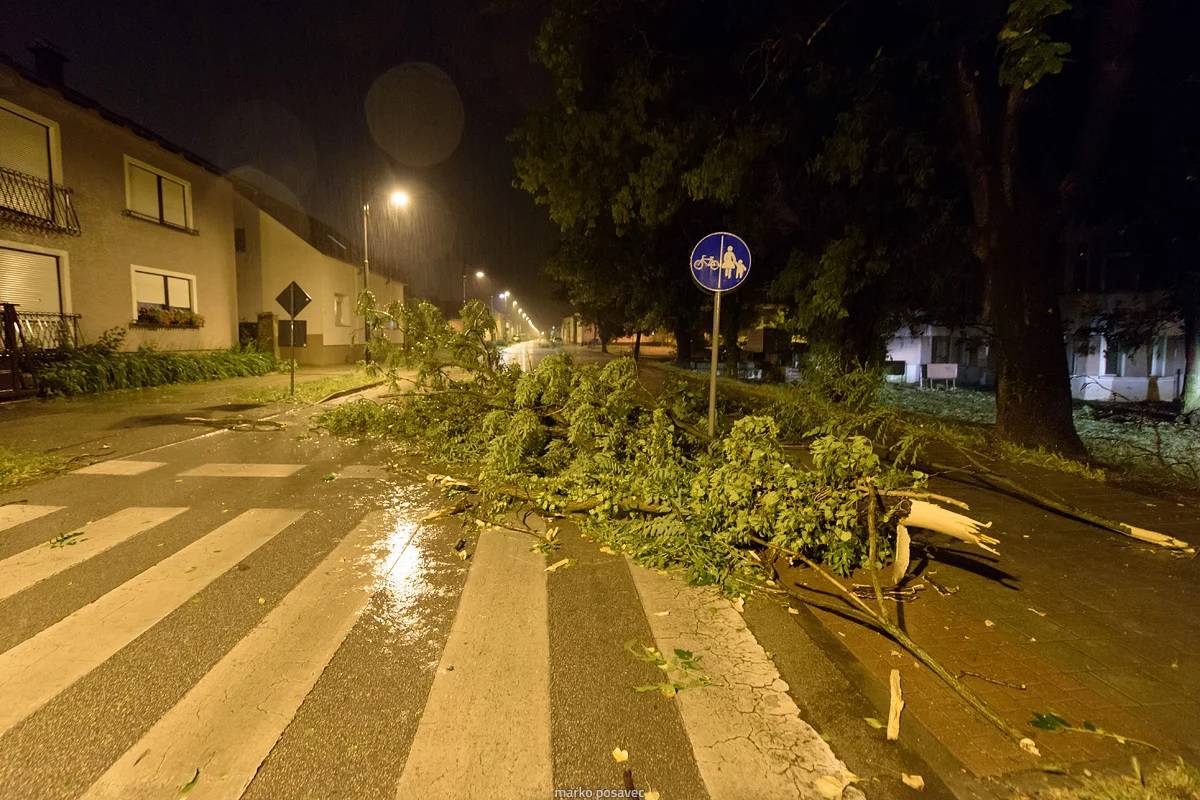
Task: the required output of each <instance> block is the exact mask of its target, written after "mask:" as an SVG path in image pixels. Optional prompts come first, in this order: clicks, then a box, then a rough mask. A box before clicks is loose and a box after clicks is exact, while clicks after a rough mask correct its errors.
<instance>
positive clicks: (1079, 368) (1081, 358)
mask: <svg viewBox="0 0 1200 800" xmlns="http://www.w3.org/2000/svg"><path fill="white" fill-rule="evenodd" d="M1070 342H1071V374H1072V375H1083V374H1085V373H1086V372H1087V357H1088V355H1089V354H1090V353H1091V352H1092V342H1091V338H1090V337H1087V336H1072V337H1071V339H1070Z"/></svg>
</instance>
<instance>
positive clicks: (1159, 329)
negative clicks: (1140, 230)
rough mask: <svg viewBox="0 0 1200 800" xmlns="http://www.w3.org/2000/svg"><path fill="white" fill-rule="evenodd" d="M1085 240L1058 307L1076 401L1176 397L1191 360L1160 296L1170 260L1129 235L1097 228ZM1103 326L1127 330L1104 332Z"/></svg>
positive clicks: (1066, 276) (1121, 230)
mask: <svg viewBox="0 0 1200 800" xmlns="http://www.w3.org/2000/svg"><path fill="white" fill-rule="evenodd" d="M1082 239H1083V241H1082V243H1081V244H1080V245H1079V254H1078V258H1077V259H1076V260H1075V261H1074V263H1073V264H1071V265H1069V267H1068V269H1067V270H1065V273H1066V274H1064V275H1063V293H1062V296H1061V301H1060V304H1061V308H1062V313H1063V320H1064V322H1065V324H1066V328H1067V331H1068V341H1067V359H1068V361H1067V363H1068V366H1069V368H1070V374H1071V394H1072V396H1074V397H1075V398H1076V399H1080V400H1111V401H1117V402H1122V401H1141V400H1174V399H1176V398H1178V397H1179V396H1180V395H1181V394H1182V392H1183V379H1184V370H1185V365H1186V353H1185V348H1184V338H1183V327H1182V324H1181V322H1180V321H1179V320H1178V319H1176V318H1174V317H1173V315H1172V314H1170V313H1169V310H1170V308H1171V306H1170V303H1169V301H1168V299H1167V297H1166V295H1165V293H1164V292H1163V290H1162V287H1163V286H1164V285H1165V283H1166V281H1167V275H1166V273H1167V271H1168V270H1169V269H1170V264H1169V262H1168V256H1166V255H1165V254H1164V253H1162V252H1161V251H1159V252H1157V253H1155V254H1154V255H1151V254H1150V253H1151V252H1153V248H1151V247H1149V246H1147V244H1146V243H1143V242H1139V241H1138V235H1137V231H1135V230H1131V229H1128V228H1115V229H1114V228H1097V229H1095V230H1091V231H1088V232H1087V233H1086V235H1085V236H1083V237H1082ZM1106 319H1107V320H1110V321H1112V320H1122V321H1123V323H1117V324H1115V325H1113V324H1109V325H1105V324H1104V320H1106ZM1121 328H1124V329H1125V330H1124V334H1125V335H1123V336H1122V335H1121V332H1122V331H1121ZM1105 331H1108V333H1106V332H1105Z"/></svg>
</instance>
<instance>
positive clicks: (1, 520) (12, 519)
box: [0, 503, 66, 531]
mask: <svg viewBox="0 0 1200 800" xmlns="http://www.w3.org/2000/svg"><path fill="white" fill-rule="evenodd" d="M64 508H66V506H35V505H31V504H29V503H9V504H8V505H5V506H0V531H6V530H8V529H9V528H15V527H16V526H17V525H24V524H25V523H26V522H32V521H33V520H35V519H37V518H38V517H44V516H46V515H47V514H53V513H54V512H55V511H62V510H63V509H64Z"/></svg>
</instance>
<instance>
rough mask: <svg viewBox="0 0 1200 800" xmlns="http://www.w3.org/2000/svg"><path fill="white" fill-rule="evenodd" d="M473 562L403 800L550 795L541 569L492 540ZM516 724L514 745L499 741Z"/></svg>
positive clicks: (513, 540) (520, 545) (534, 557)
mask: <svg viewBox="0 0 1200 800" xmlns="http://www.w3.org/2000/svg"><path fill="white" fill-rule="evenodd" d="M472 562H473V563H472V565H471V571H470V573H469V574H468V577H467V584H466V586H465V588H464V589H463V594H462V599H461V600H460V602H459V607H458V613H457V614H456V615H455V617H454V623H453V626H452V627H451V629H450V639H449V641H447V642H446V648H445V650H444V652H443V653H442V660H441V664H439V666H438V671H437V677H436V678H434V681H433V688H432V689H431V690H430V692H429V700H428V702H427V703H426V705H425V711H424V713H423V714H422V715H421V723H420V725H419V726H418V728H417V735H416V738H415V739H414V740H413V743H412V749H411V750H410V751H409V755H408V761H407V762H406V764H405V767H404V773H403V774H402V775H401V777H400V787H399V792H398V795H397V796H398V797H399V798H400V800H407V798H411V797H454V798H463V799H464V800H465V799H466V798H476V797H478V798H492V797H508V798H513V799H514V800H524V798H531V799H532V798H537V800H541V798H545V797H551V796H552V795H553V776H552V774H551V772H552V768H551V763H550V674H549V670H550V642H549V629H548V625H547V621H546V613H547V608H546V572H545V559H544V558H543V557H542V556H541V555H540V554H537V553H531V552H530V549H529V541H528V539H527V538H526V537H523V536H521V535H520V534H515V533H510V532H507V531H503V530H491V531H487V532H486V533H484V534H483V535H482V536H481V537H480V539H479V546H478V549H477V550H476V552H475V554H474V556H472ZM465 709H470V713H467V714H464V713H463V712H464V710H465ZM516 720H520V726H521V734H520V735H519V736H517V735H512V736H506V735H497V732H498V731H506V730H508V729H509V728H510V727H511V726H512V725H513V724H514V722H515V721H516Z"/></svg>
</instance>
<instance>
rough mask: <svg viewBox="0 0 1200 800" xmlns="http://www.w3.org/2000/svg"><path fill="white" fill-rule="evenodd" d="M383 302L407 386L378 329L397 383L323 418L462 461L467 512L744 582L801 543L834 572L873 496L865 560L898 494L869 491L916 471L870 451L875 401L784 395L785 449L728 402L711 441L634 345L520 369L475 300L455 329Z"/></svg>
mask: <svg viewBox="0 0 1200 800" xmlns="http://www.w3.org/2000/svg"><path fill="white" fill-rule="evenodd" d="M393 312H394V313H393V318H394V320H395V321H396V322H397V324H398V325H399V327H401V328H402V329H403V330H404V331H405V336H406V339H405V341H407V342H409V352H408V359H409V361H406V363H415V365H416V367H417V373H418V374H417V378H416V379H415V385H414V386H413V387H411V388H409V387H408V386H405V387H403V389H402V387H401V386H400V385H399V378H398V376H397V374H396V372H395V371H394V370H389V369H388V367H387V366H386V365H387V364H388V363H390V358H389V353H388V348H389V347H391V348H392V349H396V346H395V345H391V344H390V343H389V342H387V341H386V340H382V339H381V340H379V341H378V342H377V343H376V344H373V348H374V349H375V352H377V353H379V354H380V363H381V364H382V365H383V366H380V367H377V369H379V370H380V371H381V372H382V373H384V374H386V375H389V377H391V378H392V380H393V381H394V383H395V388H396V390H397V392H398V394H396V395H393V396H392V398H391V400H390V401H389V402H369V401H359V402H356V403H348V404H344V405H342V406H339V407H338V408H335V409H331V410H330V411H329V412H326V413H325V414H324V415H323V416H322V417H321V420H320V424H322V425H323V426H325V427H326V428H327V429H329V430H331V431H333V432H336V433H342V434H351V435H360V436H381V437H386V438H389V439H391V440H393V441H395V442H397V443H398V444H399V445H400V446H402V447H404V448H405V449H407V450H408V451H410V452H413V453H416V454H419V455H421V456H424V457H426V458H429V459H432V460H435V461H437V462H441V463H443V464H446V465H447V467H448V469H450V470H451V471H452V472H454V473H455V474H456V475H458V476H463V477H466V476H470V479H471V483H472V485H473V487H474V488H475V489H476V492H477V494H476V499H477V503H476V504H475V505H474V506H473V511H472V512H471V513H474V514H477V515H478V516H479V517H481V518H484V519H487V520H491V521H498V520H500V519H502V518H503V517H504V515H505V514H506V512H508V511H509V510H511V509H512V508H514V507H515V506H518V505H525V506H530V505H531V506H533V507H534V508H536V509H538V510H540V511H542V512H543V513H546V514H549V515H575V516H577V517H578V518H579V519H580V522H581V525H582V527H583V528H584V529H585V530H586V531H587V532H588V533H589V534H591V535H593V536H594V537H596V538H598V539H599V540H601V541H603V542H605V543H607V544H610V545H613V546H617V547H619V548H621V549H622V550H624V551H625V552H627V553H629V554H631V555H632V556H634V557H635V558H637V559H638V560H640V561H642V562H643V563H646V564H648V565H651V566H656V567H682V568H683V569H684V570H685V571H686V573H687V576H688V578H689V579H690V580H692V581H693V582H696V583H705V584H717V585H720V586H721V587H723V588H724V589H725V590H726V591H727V592H730V593H740V592H743V591H745V588H746V587H747V585H749V584H751V583H755V582H757V581H759V580H760V579H761V578H762V577H763V576H764V567H769V562H770V560H771V559H770V558H769V556H770V555H771V553H772V552H775V553H778V552H795V553H800V554H803V555H804V556H806V557H808V558H811V559H813V560H815V561H819V562H823V563H825V564H827V565H828V566H829V567H831V568H832V569H833V570H834V571H835V572H837V573H840V574H843V575H844V574H848V573H849V572H850V571H851V570H853V569H855V568H857V567H859V566H862V565H863V564H865V563H866V562H867V561H868V554H869V547H868V527H867V518H868V510H869V508H870V507H871V505H872V504H873V503H878V508H877V517H878V531H879V542H878V555H877V561H879V562H882V561H884V560H886V559H887V558H888V556H889V554H890V544H889V543H890V542H891V541H892V540H893V539H894V532H895V522H896V520H897V518H898V517H899V516H901V513H900V512H901V510H902V508H903V505H904V504H903V502H897V503H889V504H883V503H879V498H878V496H877V494H876V493H886V492H888V491H891V490H902V491H918V492H919V491H922V490H923V489H924V487H925V476H924V475H923V474H921V473H920V472H916V471H909V470H906V469H903V468H901V467H899V466H897V465H896V464H894V463H891V462H890V461H886V460H884V459H881V458H880V457H879V455H878V454H877V453H876V452H875V449H874V447H873V446H872V443H871V441H870V440H869V439H868V438H867V436H866V435H864V434H865V433H867V432H868V430H869V429H872V427H873V426H874V427H878V426H879V425H885V424H888V422H889V421H890V420H891V416H890V415H889V414H888V413H887V412H874V411H872V412H871V413H863V412H865V411H866V409H865V408H863V407H859V408H858V412H859V413H851V412H846V413H843V412H841V411H839V412H838V414H837V415H835V414H833V413H832V412H830V413H828V414H825V415H823V414H822V412H821V411H820V409H819V408H818V407H816V406H815V405H814V406H813V407H811V408H803V407H802V405H803V402H804V401H803V396H802V395H799V394H797V396H796V398H795V399H793V401H792V402H791V404H790V405H789V406H788V407H787V408H783V407H780V411H781V414H782V415H783V418H784V423H783V424H784V425H785V426H787V427H788V429H789V431H791V432H794V431H798V430H799V429H800V427H802V426H810V427H811V428H812V430H810V431H808V433H809V434H811V437H812V443H811V445H810V446H809V447H807V448H806V449H805V450H804V451H803V452H800V453H797V454H796V455H798V456H801V457H802V458H799V459H797V458H793V457H792V454H790V453H789V452H788V451H787V450H786V449H785V448H784V446H783V441H782V439H781V435H780V424H781V423H780V422H778V421H776V419H774V418H773V417H771V416H766V415H758V414H751V415H748V416H742V417H741V418H740V419H737V420H736V421H735V422H733V423H732V425H730V426H729V428H728V430H727V432H726V433H725V435H724V436H722V437H720V438H718V439H717V440H716V441H713V442H709V441H708V440H707V437H706V436H704V435H703V434H701V433H699V432H698V431H697V429H696V427H695V426H694V423H696V422H699V419H700V417H699V416H698V415H697V414H695V413H694V409H691V408H690V407H689V406H688V399H687V398H686V397H681V396H680V395H678V394H674V393H667V394H666V395H664V396H662V397H659V396H655V395H652V394H651V393H650V392H648V391H647V390H646V389H645V388H644V387H643V386H642V384H641V383H640V382H639V380H638V374H637V368H636V366H635V364H634V362H633V361H632V360H630V359H617V360H614V361H610V362H608V363H606V364H604V365H602V366H581V365H578V364H575V363H573V362H572V360H571V358H570V357H569V356H568V355H565V354H561V353H559V354H554V355H550V356H547V357H546V358H544V359H543V360H542V361H541V363H540V364H539V365H538V366H537V367H536V368H535V369H534V370H532V371H530V372H521V371H520V370H519V369H517V368H516V367H515V366H513V365H506V364H504V363H502V361H501V358H500V354H499V352H498V351H497V350H496V348H495V346H494V345H493V344H492V343H491V342H490V341H489V340H488V333H489V329H490V325H491V320H490V317H489V316H488V314H487V310H486V309H485V308H484V307H483V306H482V305H480V304H478V303H471V304H468V306H467V307H466V308H464V313H463V319H464V321H465V323H466V324H465V328H464V330H462V331H458V330H454V329H452V328H451V327H450V326H449V325H447V324H446V323H445V321H444V320H442V319H441V316H440V314H439V313H438V311H437V309H436V308H434V307H433V306H430V305H428V304H422V305H420V306H417V307H415V308H411V309H393ZM390 313H391V312H390ZM413 359H415V361H413ZM855 380H859V381H861V379H855V378H851V379H845V378H843V379H841V380H840V381H835V380H833V379H832V378H831V379H830V382H831V385H832V386H835V387H838V388H840V390H841V392H842V394H841V396H840V397H838V398H837V401H836V402H835V400H833V399H828V398H827V399H826V400H824V401H823V402H824V408H826V409H835V408H836V409H854V408H855V406H854V402H855V401H854V398H853V397H852V396H851V395H852V394H853V393H854V392H855V391H859V392H861V389H860V388H858V387H856V386H855V385H854V381H855ZM843 384H844V385H843ZM813 391H814V392H815V391H816V390H815V389H814V390H813ZM813 397H815V394H814V395H813ZM812 402H814V403H815V402H816V401H815V400H813V401H812ZM847 420H852V422H847ZM801 462H804V463H801ZM766 574H767V575H768V577H769V576H770V572H769V571H768V572H767V573H766Z"/></svg>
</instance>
